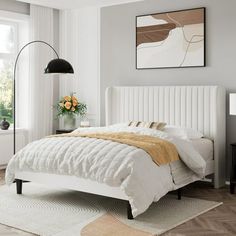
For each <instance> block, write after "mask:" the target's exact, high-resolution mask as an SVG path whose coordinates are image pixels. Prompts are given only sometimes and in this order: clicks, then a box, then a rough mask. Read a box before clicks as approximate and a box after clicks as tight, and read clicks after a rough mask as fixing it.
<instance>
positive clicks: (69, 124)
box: [63, 115, 76, 130]
mask: <svg viewBox="0 0 236 236" xmlns="http://www.w3.org/2000/svg"><path fill="white" fill-rule="evenodd" d="M63 119H64V129H67V130H69V129H75V125H76V117H75V116H73V115H64V116H63Z"/></svg>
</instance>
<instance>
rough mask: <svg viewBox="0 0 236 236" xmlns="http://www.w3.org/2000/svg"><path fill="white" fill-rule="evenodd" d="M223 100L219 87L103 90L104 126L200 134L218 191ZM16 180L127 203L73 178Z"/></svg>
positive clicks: (115, 192)
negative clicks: (209, 150)
mask: <svg viewBox="0 0 236 236" xmlns="http://www.w3.org/2000/svg"><path fill="white" fill-rule="evenodd" d="M225 98H226V95H225V89H224V88H222V87H219V86H165V87H162V86H161V87H112V88H108V89H107V90H106V125H111V124H115V123H121V122H127V121H130V120H142V121H165V122H167V123H168V124H171V125H179V126H184V127H190V128H193V129H196V130H199V131H201V132H202V133H203V134H204V135H205V137H207V138H210V139H212V140H213V141H214V160H212V161H210V162H209V163H207V175H210V174H214V175H213V176H214V187H215V188H219V187H221V186H223V185H224V184H225V114H226V113H225V102H226V101H225ZM16 179H18V180H26V181H32V182H37V183H41V184H45V185H51V186H52V187H62V188H67V189H73V190H78V191H83V192H88V193H93V194H98V195H103V196H108V197H113V198H118V199H123V200H128V197H127V196H126V195H125V194H124V192H123V191H122V190H121V189H120V188H119V187H110V186H108V185H106V184H101V183H98V182H95V181H91V180H86V179H82V178H78V177H74V176H63V175H55V174H45V173H32V172H18V173H16ZM21 184H22V182H20V181H18V193H20V192H21V191H20V190H21Z"/></svg>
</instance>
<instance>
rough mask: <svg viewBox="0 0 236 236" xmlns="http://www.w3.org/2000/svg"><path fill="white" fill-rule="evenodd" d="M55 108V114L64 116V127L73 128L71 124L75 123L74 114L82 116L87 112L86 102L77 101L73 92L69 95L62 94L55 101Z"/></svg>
mask: <svg viewBox="0 0 236 236" xmlns="http://www.w3.org/2000/svg"><path fill="white" fill-rule="evenodd" d="M56 108H57V116H58V117H61V116H64V117H65V118H64V121H65V128H74V127H73V126H74V125H75V116H76V115H78V116H80V117H84V116H85V115H86V112H87V106H86V104H84V103H82V102H79V101H78V99H77V97H75V96H74V95H73V94H72V95H71V96H64V97H63V98H62V99H61V100H60V101H59V102H58V103H57V106H56ZM71 122H72V123H71ZM66 123H67V124H66ZM68 123H69V124H68ZM69 126H70V127H69Z"/></svg>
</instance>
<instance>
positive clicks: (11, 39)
mask: <svg viewBox="0 0 236 236" xmlns="http://www.w3.org/2000/svg"><path fill="white" fill-rule="evenodd" d="M17 39H18V27H17V23H15V22H11V21H5V20H0V120H2V119H3V118H6V119H7V120H8V121H9V122H10V123H11V124H12V123H13V66H14V60H15V56H16V52H17V49H18V40H17Z"/></svg>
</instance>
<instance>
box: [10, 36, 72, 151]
mask: <svg viewBox="0 0 236 236" xmlns="http://www.w3.org/2000/svg"><path fill="white" fill-rule="evenodd" d="M33 43H42V44H45V45H47V46H49V47H50V48H51V49H52V50H53V51H54V53H55V54H56V56H57V59H53V60H51V61H50V62H49V63H48V66H47V68H46V69H45V73H74V70H73V67H72V66H71V64H70V63H69V62H67V61H66V60H63V59H60V58H59V55H58V53H57V51H56V50H55V49H54V48H53V47H52V46H51V45H50V44H49V43H47V42H45V41H42V40H34V41H31V42H29V43H27V44H25V45H24V46H23V47H22V48H21V49H20V51H19V52H18V54H17V56H16V60H15V64H14V72H13V73H14V74H13V106H14V110H13V119H14V124H13V153H14V154H15V153H16V68H17V62H18V60H19V57H20V55H21V53H22V51H23V50H24V49H25V48H26V47H28V46H29V45H31V44H33Z"/></svg>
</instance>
